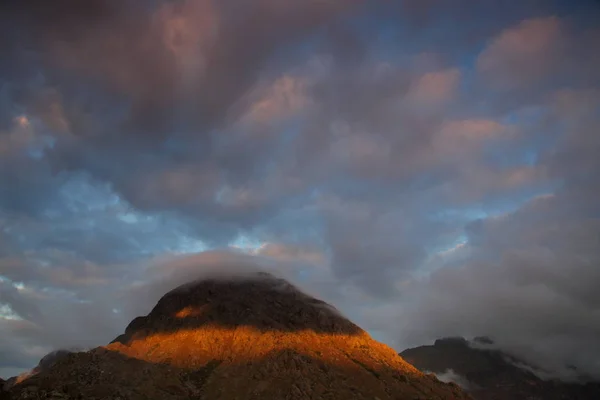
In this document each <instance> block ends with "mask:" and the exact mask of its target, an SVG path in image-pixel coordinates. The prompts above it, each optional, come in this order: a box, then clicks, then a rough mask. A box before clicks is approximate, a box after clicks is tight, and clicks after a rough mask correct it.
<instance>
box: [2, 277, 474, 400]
mask: <svg viewBox="0 0 600 400" xmlns="http://www.w3.org/2000/svg"><path fill="white" fill-rule="evenodd" d="M8 394H9V396H10V398H11V400H17V399H19V400H21V399H42V398H53V399H65V400H67V399H79V398H83V399H106V400H108V399H114V400H116V399H121V400H123V399H132V400H137V399H140V400H141V399H161V400H163V399H164V400H170V399H173V400H175V399H196V400H200V399H202V400H212V399H224V400H225V399H256V400H258V399H290V400H294V399H330V400H346V399H365V400H367V399H369V400H377V399H379V400H392V399H393V400H415V399H423V400H425V399H446V400H467V399H471V397H470V396H469V395H467V394H466V393H465V392H464V391H463V390H462V389H460V388H459V387H458V386H457V385H455V384H447V383H443V382H441V381H439V380H438V379H437V378H435V376H434V375H427V374H423V373H422V372H420V371H419V370H417V369H416V368H414V367H413V366H412V365H410V364H408V363H407V362H405V361H404V360H403V359H402V358H401V357H400V356H399V355H398V354H397V353H396V352H395V351H394V350H393V349H391V348H390V347H388V346H386V345H384V344H381V343H379V342H376V341H375V340H373V339H372V338H371V337H370V336H369V335H368V334H367V333H366V332H365V331H363V330H362V329H361V328H360V327H358V326H357V325H355V324H354V323H352V322H350V321H349V320H347V319H346V318H344V317H343V316H342V315H341V314H340V313H338V312H337V311H336V310H335V309H334V308H333V307H331V306H330V305H328V304H327V303H324V302H323V301H320V300H317V299H315V298H313V297H310V296H308V295H306V294H304V293H302V292H300V291H299V290H298V289H296V288H295V287H293V286H292V285H290V284H289V283H288V282H286V281H284V280H281V279H277V278H275V277H273V276H272V275H269V274H257V275H253V276H250V277H244V278H243V279H205V280H201V281H196V282H192V283H190V284H186V285H183V286H181V287H179V288H177V289H175V290H172V291H170V292H169V293H167V294H165V295H164V296H163V297H162V298H161V299H160V300H159V301H158V303H157V304H156V306H155V307H154V308H153V309H152V311H151V312H150V313H149V314H148V315H146V316H143V317H138V318H135V319H134V320H133V321H132V322H131V323H130V324H129V326H128V327H127V328H126V330H125V332H124V333H123V334H122V335H120V336H119V337H117V338H116V339H115V340H114V341H113V342H112V343H111V344H109V345H107V346H104V347H99V348H96V349H93V350H90V351H87V352H75V353H70V354H66V355H63V354H61V357H60V359H57V360H55V362H54V363H53V364H52V365H51V366H49V367H48V368H44V369H42V370H40V371H39V372H38V373H36V374H34V375H32V376H31V377H29V378H27V379H25V380H23V381H22V382H20V383H17V384H16V385H14V386H13V387H12V388H11V389H10V390H9V392H8Z"/></svg>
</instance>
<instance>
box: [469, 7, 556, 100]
mask: <svg viewBox="0 0 600 400" xmlns="http://www.w3.org/2000/svg"><path fill="white" fill-rule="evenodd" d="M561 25H562V22H561V21H560V19H559V18H557V17H545V18H534V19H528V20H525V21H522V22H520V23H519V24H518V25H516V26H514V27H511V28H509V29H506V30H504V31H503V32H501V33H500V34H499V35H498V36H497V37H496V38H494V39H493V40H492V41H491V42H490V44H489V45H488V47H487V48H486V49H485V50H484V51H483V52H482V53H481V54H480V55H479V57H478V59H477V68H478V69H479V70H480V71H481V73H483V74H484V75H485V76H486V78H487V79H488V80H490V81H491V82H492V83H493V84H494V85H498V86H500V87H504V88H509V89H510V88H512V87H514V86H518V85H523V84H528V83H531V81H535V80H538V79H543V78H544V77H545V76H546V75H547V74H548V73H550V72H551V71H552V70H551V68H553V67H554V66H555V64H556V63H558V62H560V61H561V60H560V58H559V57H560V55H561V52H562V50H563V49H562V46H563V45H564V43H561V42H562V41H563V35H564V33H563V29H564V28H563V27H562V26H561Z"/></svg>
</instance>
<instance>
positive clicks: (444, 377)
mask: <svg viewBox="0 0 600 400" xmlns="http://www.w3.org/2000/svg"><path fill="white" fill-rule="evenodd" d="M426 372H429V371H426ZM435 375H436V377H437V378H438V379H439V380H440V381H442V382H454V383H456V384H457V385H459V386H460V387H461V388H463V389H467V390H469V388H470V386H471V383H470V382H469V381H468V380H467V379H466V378H464V377H462V376H460V375H458V374H457V373H456V372H454V370H452V369H447V370H446V371H444V372H442V373H438V374H435Z"/></svg>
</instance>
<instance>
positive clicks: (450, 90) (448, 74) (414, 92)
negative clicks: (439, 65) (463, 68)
mask: <svg viewBox="0 0 600 400" xmlns="http://www.w3.org/2000/svg"><path fill="white" fill-rule="evenodd" d="M460 76H461V75H460V71H459V70H458V69H456V68H450V69H446V70H442V71H435V72H429V73H426V74H424V75H422V76H420V77H419V78H418V79H417V80H416V81H415V82H414V83H413V84H412V85H411V88H410V89H409V92H408V98H409V101H411V102H413V103H416V104H418V105H426V106H427V105H435V104H439V103H445V102H447V101H448V100H451V99H452V98H453V97H454V94H455V92H456V89H457V87H458V84H459V83H460Z"/></svg>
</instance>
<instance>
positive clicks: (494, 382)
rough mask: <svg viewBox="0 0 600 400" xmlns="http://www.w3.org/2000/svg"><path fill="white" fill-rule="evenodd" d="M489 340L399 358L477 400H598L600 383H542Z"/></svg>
mask: <svg viewBox="0 0 600 400" xmlns="http://www.w3.org/2000/svg"><path fill="white" fill-rule="evenodd" d="M491 344H493V341H492V340H491V339H490V338H487V337H478V338H475V339H474V340H473V341H472V342H470V341H468V340H466V339H464V338H462V337H452V338H443V339H438V340H436V341H435V343H434V345H432V346H420V347H415V348H412V349H407V350H404V351H403V352H401V353H400V355H401V356H402V357H403V358H404V359H405V360H406V361H408V362H409V363H411V364H412V365H414V366H416V367H417V368H419V369H420V370H422V371H430V372H433V373H435V374H437V375H438V376H443V375H453V376H451V377H450V378H452V379H454V380H456V381H458V382H460V383H461V384H462V385H463V386H464V387H465V389H467V390H468V391H469V392H470V393H471V394H472V395H473V397H474V398H475V399H477V400H598V399H600V383H594V382H588V383H581V384H578V383H566V382H560V381H556V380H542V379H540V378H539V377H538V376H537V375H536V374H534V373H533V372H532V371H533V370H536V369H537V368H536V367H535V366H532V365H528V364H527V363H525V362H523V361H522V360H519V359H518V358H516V357H514V356H511V355H508V354H506V353H503V352H502V351H499V350H491V349H485V348H481V345H491Z"/></svg>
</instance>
